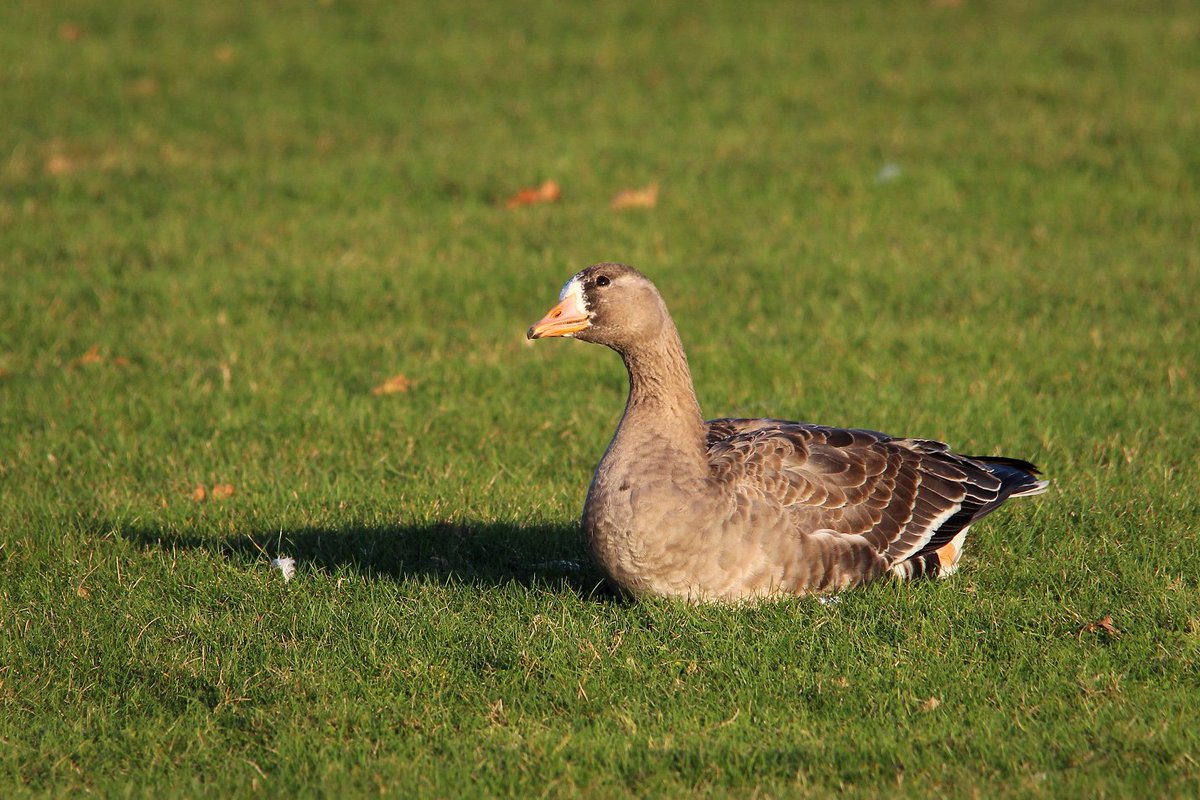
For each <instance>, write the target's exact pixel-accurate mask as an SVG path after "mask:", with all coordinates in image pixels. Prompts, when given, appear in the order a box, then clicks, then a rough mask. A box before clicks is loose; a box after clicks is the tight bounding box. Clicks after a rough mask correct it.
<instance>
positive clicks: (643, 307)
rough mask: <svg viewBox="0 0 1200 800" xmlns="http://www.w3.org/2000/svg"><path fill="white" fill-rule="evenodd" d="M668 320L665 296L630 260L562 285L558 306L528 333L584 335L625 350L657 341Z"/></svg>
mask: <svg viewBox="0 0 1200 800" xmlns="http://www.w3.org/2000/svg"><path fill="white" fill-rule="evenodd" d="M669 319H670V318H669V316H668V314H667V307H666V304H665V303H663V299H662V296H661V295H660V294H659V293H658V289H656V288H655V287H654V284H653V283H651V282H650V279H649V278H647V277H646V276H645V275H643V274H642V273H640V272H638V271H637V270H636V269H634V268H633V267H630V266H628V265H626V264H608V263H606V264H593V265H592V266H590V267H588V268H587V269H584V270H582V271H580V272H577V273H576V274H575V275H573V276H572V277H571V279H570V280H569V281H567V282H566V284H565V285H563V288H562V291H561V292H560V293H559V295H558V305H556V306H554V308H552V309H550V310H549V311H547V312H546V315H545V316H544V317H542V318H541V319H540V320H538V321H537V322H536V323H534V324H533V326H532V327H531V328H530V329H529V331H528V332H527V333H526V336H528V337H529V338H530V339H545V338H548V337H551V336H564V337H569V338H573V339H582V340H583V341H585V342H595V343H596V344H603V345H606V346H608V347H611V348H612V349H613V350H616V351H617V352H621V353H623V352H626V351H628V350H629V349H631V348H633V347H634V346H636V345H637V344H638V343H640V342H645V341H652V340H654V339H656V338H657V337H658V336H659V335H660V334H661V332H662V330H663V327H664V326H665V325H667V324H668V322H669Z"/></svg>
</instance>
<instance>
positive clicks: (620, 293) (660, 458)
mask: <svg viewBox="0 0 1200 800" xmlns="http://www.w3.org/2000/svg"><path fill="white" fill-rule="evenodd" d="M526 335H527V336H528V338H529V339H544V338H550V337H567V338H575V339H580V340H582V341H585V342H593V343H595V344H602V345H606V346H607V347H609V348H611V349H612V350H615V351H616V352H617V353H618V354H620V356H621V358H622V359H623V360H624V362H625V368H626V370H627V371H628V373H629V395H628V399H627V401H626V403H625V412H624V414H623V415H622V417H621V422H620V424H619V425H618V426H617V430H616V433H615V434H614V435H613V438H612V441H611V443H610V444H609V445H608V449H607V450H605V452H604V456H603V457H602V458H601V459H600V463H599V465H598V466H597V467H596V471H595V474H594V475H593V476H592V480H591V484H590V485H589V486H588V491H587V499H586V500H585V502H584V506H583V516H582V521H581V524H582V528H583V533H584V537H585V539H586V542H587V549H588V553H589V555H590V556H591V558H592V560H593V562H594V563H595V564H596V566H597V567H598V568H599V569H600V570H601V571H602V572H603V573H604V575H605V576H606V577H607V578H608V580H609V581H610V582H611V583H612V584H614V585H615V586H616V587H617V588H618V589H620V590H622V591H623V592H625V593H627V594H629V595H632V596H633V597H634V598H640V597H646V596H664V597H672V598H682V599H684V600H686V601H688V602H694V603H699V602H727V603H741V602H757V601H760V600H764V599H768V598H775V597H782V596H788V595H807V594H820V593H833V592H840V591H842V590H845V589H847V588H850V587H854V586H859V585H862V584H865V583H869V582H871V581H875V580H878V579H882V578H889V577H890V578H893V579H898V580H903V581H908V580H915V579H920V578H942V577H946V576H948V575H950V574H952V573H953V572H955V570H956V569H957V567H958V562H959V558H960V557H961V556H962V550H963V541H964V539H965V538H966V536H967V532H968V531H969V530H970V528H971V526H972V525H973V524H974V523H975V522H976V521H977V520H979V519H980V518H981V517H983V516H985V515H987V514H989V513H991V512H992V511H995V510H996V509H997V508H999V507H1000V505H1001V504H1003V503H1004V501H1006V500H1008V499H1009V498H1012V497H1025V496H1029V495H1036V494H1040V493H1042V492H1044V491H1045V490H1046V487H1047V483H1048V482H1047V481H1043V480H1039V479H1038V478H1037V476H1038V475H1039V474H1040V473H1039V470H1038V468H1037V467H1035V466H1034V465H1033V464H1031V463H1029V462H1028V461H1024V460H1021V459H1016V458H1005V457H1001V456H965V455H960V454H958V453H955V452H953V451H952V450H951V449H950V448H949V447H948V446H947V445H945V444H943V443H942V442H937V441H932V440H929V439H909V438H898V437H892V436H888V435H886V434H883V433H879V432H877V431H872V430H865V429H856V428H853V429H852V428H834V427H828V426H825V425H815V424H810V423H804V422H791V421H787V420H781V419H714V420H709V421H705V420H704V418H703V417H702V416H701V413H700V405H699V403H698V402H697V400H696V392H695V389H694V387H693V384H692V377H691V373H690V371H689V369H688V362H687V357H686V356H685V355H684V351H683V345H682V343H681V341H680V338H679V333H678V331H677V330H676V328H675V323H674V322H673V321H672V319H671V316H670V314H669V313H668V312H667V307H666V304H665V302H664V301H663V299H662V295H661V294H659V291H658V289H657V288H655V286H654V284H653V283H651V282H650V280H649V279H648V278H646V277H645V276H644V275H643V274H642V273H640V272H639V271H638V270H636V269H634V268H633V267H631V266H628V265H625V264H616V263H602V264H594V265H592V266H590V267H587V268H586V269H584V270H582V271H581V272H579V273H577V274H575V275H573V276H572V277H571V278H570V280H568V281H567V282H566V284H565V285H564V286H563V289H562V291H561V293H560V294H559V298H558V304H557V305H555V306H554V307H553V308H551V309H550V310H549V311H548V312H547V313H546V315H545V316H544V317H542V319H540V320H539V321H538V322H536V323H535V324H534V325H533V326H532V327H530V328H529V330H528V332H527V334H526Z"/></svg>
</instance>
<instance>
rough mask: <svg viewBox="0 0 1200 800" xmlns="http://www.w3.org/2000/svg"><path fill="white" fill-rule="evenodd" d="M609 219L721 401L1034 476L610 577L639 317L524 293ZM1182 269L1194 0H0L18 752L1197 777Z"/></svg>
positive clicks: (599, 777) (1113, 778)
mask: <svg viewBox="0 0 1200 800" xmlns="http://www.w3.org/2000/svg"><path fill="white" fill-rule="evenodd" d="M545 180H555V181H557V182H558V183H559V184H560V185H561V187H562V199H561V201H560V202H557V203H552V204H542V205H533V206H529V207H522V208H516V209H510V208H506V207H505V202H504V201H505V198H507V197H509V196H510V195H512V194H513V193H515V192H517V191H518V190H519V189H521V188H523V187H529V186H536V185H539V184H540V183H541V182H542V181H545ZM651 183H658V184H659V185H660V186H661V195H660V198H659V201H658V204H657V206H655V207H653V208H640V209H627V210H614V209H613V208H611V207H610V200H611V198H612V197H613V195H614V194H615V193H616V192H618V191H619V190H622V189H627V188H639V187H643V186H646V185H649V184H651ZM601 260H621V261H627V262H629V263H632V264H635V265H637V266H638V267H640V268H641V269H643V270H644V271H645V272H647V273H648V274H649V275H650V276H651V277H652V278H653V279H654V280H655V281H656V282H657V283H658V285H659V287H660V288H661V290H662V291H663V294H664V296H665V297H666V298H667V301H668V304H669V305H670V307H671V309H672V311H673V312H674V315H675V318H676V321H677V323H678V325H679V328H680V331H681V333H682V336H683V339H684V342H685V345H686V346H687V347H688V352H689V354H690V358H691V364H692V367H693V371H694V375H695V379H696V384H697V390H698V393H699V396H700V400H701V403H702V404H703V406H704V409H705V411H706V413H707V414H708V415H709V416H726V415H754V416H757V415H764V414H769V415H775V416H783V417H789V418H796V419H805V420H810V421H817V422H823V423H828V424H840V425H855V426H861V427H870V428H876V429H881V430H886V431H889V432H893V433H896V434H906V435H916V436H925V437H931V438H941V439H945V440H947V441H949V442H951V443H952V444H954V445H955V446H956V447H957V448H959V449H961V450H963V451H965V452H980V453H1003V454H1006V455H1011V456H1017V457H1024V458H1030V459H1032V460H1034V461H1036V462H1038V463H1039V464H1040V465H1042V466H1043V468H1044V469H1045V471H1046V473H1047V477H1049V478H1050V479H1051V480H1052V481H1053V485H1052V488H1051V492H1050V493H1049V494H1047V495H1044V496H1042V497H1040V498H1036V499H1032V500H1024V501H1020V502H1014V503H1013V504H1012V506H1011V507H1008V508H1006V509H1004V510H1003V511H1001V512H1000V513H998V514H996V515H995V516H993V517H990V518H989V519H988V520H987V521H986V522H985V523H982V524H980V525H978V526H976V528H975V529H974V531H973V533H972V536H971V538H970V539H969V540H968V548H967V555H966V557H965V558H964V562H963V568H962V570H961V571H960V572H959V574H958V575H956V576H955V577H954V578H953V579H951V580H949V581H945V582H941V583H937V584H923V585H903V586H896V585H879V586H873V587H868V588H866V589H863V590H858V591H854V592H851V593H847V594H845V595H844V596H843V597H842V598H841V601H840V602H839V603H837V604H835V605H821V604H818V603H817V602H815V601H813V600H811V599H798V600H795V601H790V602H781V603H777V604H771V605H766V606H763V607H758V608H743V609H731V608H721V607H688V606H685V605H681V604H677V603H671V602H643V603H638V604H630V603H627V602H623V601H621V600H620V599H618V598H615V597H613V596H612V595H610V594H608V593H606V592H605V591H604V590H603V588H601V587H599V586H598V579H597V577H596V575H595V574H594V573H593V572H592V571H591V570H590V569H589V568H587V567H582V568H579V567H577V566H576V565H577V564H580V563H582V560H583V558H584V554H583V548H582V545H581V543H580V541H579V534H578V526H577V522H576V520H577V517H578V513H579V510H580V508H581V506H582V502H583V496H584V492H585V489H586V486H587V482H588V479H589V477H590V474H591V469H592V468H593V466H594V464H595V463H596V461H597V460H598V459H599V457H600V455H601V453H602V452H603V449H604V447H605V445H606V444H607V442H608V437H609V436H610V435H611V433H612V431H613V429H614V427H615V425H616V422H617V420H618V418H619V415H620V412H621V409H622V405H623V402H624V392H625V376H624V372H623V369H622V367H621V364H620V360H619V359H618V358H616V357H615V356H614V355H613V354H612V353H610V352H608V351H606V350H603V349H602V348H596V347H590V346H586V345H583V344H578V343H572V342H561V341H549V342H540V343H538V344H537V345H536V346H528V344H527V343H526V342H525V340H524V331H525V329H526V327H527V326H528V325H529V324H530V323H532V322H533V321H534V320H536V319H537V318H538V317H539V316H540V315H541V314H542V312H544V311H545V310H546V308H548V307H549V305H551V303H552V302H553V300H554V299H555V296H556V294H557V291H558V288H559V286H560V285H561V284H562V282H563V281H564V280H565V279H566V278H567V277H568V276H569V275H570V274H571V273H573V272H574V271H576V270H577V269H579V268H580V267H582V266H585V265H586V264H588V263H591V262H594V261H601ZM1198 308H1200V6H1197V5H1196V4H1195V3H1186V2H1179V3H1158V4H1153V6H1147V5H1146V4H1143V3H1135V2H1126V3H1103V4H1097V3H1082V2H1078V3H1076V2H1070V3H1050V2H1046V3H1036V2H1012V3H983V2H977V0H963V2H961V3H956V2H949V1H948V0H940V1H935V2H907V3H899V4H897V3H883V2H880V3H853V4H842V3H828V4H826V3H804V4H794V3H782V2H780V3H746V2H741V3H718V2H694V1H692V0H690V1H689V2H675V3H669V2H663V3H644V2H642V3H638V2H628V3H617V2H603V1H601V2H596V3H586V4H568V3H558V2H544V3H533V2H531V3H522V4H515V3H492V2H457V3H422V4H418V3H411V2H402V3H385V2H378V3H351V2H346V0H308V1H307V2H298V1H297V2H283V1H282V0H279V1H277V2H266V3H241V2H233V1H232V0H229V1H228V2H225V1H224V0H222V1H221V2H215V1H214V2H204V3H191V4H189V3H166V2H154V1H153V0H115V1H114V2H58V3H47V2H36V1H35V0H15V1H14V2H9V3H5V4H3V6H0V796H3V797H6V798H9V797H25V796H55V797H59V796H66V795H69V794H84V793H95V794H98V795H101V796H134V797H155V798H158V797H169V796H180V795H183V796H208V797H222V798H223V797H230V796H244V795H250V794H255V793H258V794H262V795H267V796H276V797H316V796H357V795H364V796H365V795H368V794H370V795H374V794H378V793H380V792H382V793H384V794H390V795H395V796H404V795H411V794H422V795H431V796H432V795H440V796H447V797H453V796H460V795H464V794H465V795H509V796H520V797H528V796H537V795H548V796H573V795H575V794H577V793H584V794H588V795H591V796H595V797H620V796H635V795H644V796H680V795H690V794H703V795H713V796H737V797H748V796H761V797H766V796H788V797H810V796H811V797H826V796H831V795H834V794H838V795H846V796H850V797H855V796H858V797H877V796H880V795H882V794H883V793H888V794H896V795H900V796H912V797H927V796H930V795H931V793H933V792H935V791H940V792H948V793H950V794H951V795H953V796H973V795H975V796H983V797H1005V796H1010V797H1046V798H1060V797H1097V796H1110V797H1121V796H1135V797H1145V798H1148V797H1195V796H1196V795H1197V794H1198V793H1200V724H1198V723H1197V719H1200V547H1198V546H1197V545H1198V542H1197V528H1198V525H1200V472H1198V471H1197V468H1196V461H1197V456H1196V451H1197V448H1198V447H1200V311H1198V310H1197V309H1198ZM398 374H403V375H404V376H406V378H407V379H408V383H409V385H408V388H407V391H403V392H397V393H392V394H375V393H373V392H372V388H373V387H376V386H378V385H380V384H382V383H383V382H384V381H385V380H387V379H388V378H389V377H392V376H395V375H398ZM225 485H228V486H231V487H232V489H233V494H232V496H229V497H224V498H221V497H218V496H217V495H219V494H221V490H220V489H219V488H218V489H214V487H223V486H225ZM198 486H203V487H205V490H206V494H207V498H206V499H205V500H203V501H199V500H197V499H196V497H195V491H196V488H197V487H198ZM278 554H285V555H289V556H292V557H294V558H296V560H297V562H298V567H299V571H298V574H297V576H296V578H295V579H294V580H292V581H291V582H290V583H286V584H285V583H284V582H283V579H282V576H281V574H280V573H279V572H278V571H277V570H274V569H272V567H271V566H270V559H271V557H273V556H275V555H278ZM1105 616H1111V620H1112V621H1111V625H1112V626H1113V627H1114V629H1115V630H1116V631H1119V634H1114V633H1110V632H1107V631H1105V630H1104V629H1103V627H1102V626H1100V625H1099V624H1098V623H1099V621H1100V620H1102V619H1103V618H1104V617H1105ZM1089 625H1090V627H1089Z"/></svg>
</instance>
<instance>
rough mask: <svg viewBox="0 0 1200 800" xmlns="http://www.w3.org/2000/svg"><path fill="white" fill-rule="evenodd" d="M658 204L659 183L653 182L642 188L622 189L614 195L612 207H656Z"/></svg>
mask: <svg viewBox="0 0 1200 800" xmlns="http://www.w3.org/2000/svg"><path fill="white" fill-rule="evenodd" d="M656 205H658V184H657V183H652V184H650V185H649V186H646V187H644V188H641V189H622V190H621V191H619V192H617V193H616V195H614V196H613V199H612V207H613V208H614V209H622V208H654V207H655V206H656Z"/></svg>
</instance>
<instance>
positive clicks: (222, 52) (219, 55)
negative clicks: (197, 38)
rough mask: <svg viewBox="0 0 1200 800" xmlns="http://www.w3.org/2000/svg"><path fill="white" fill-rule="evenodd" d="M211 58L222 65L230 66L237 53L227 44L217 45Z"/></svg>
mask: <svg viewBox="0 0 1200 800" xmlns="http://www.w3.org/2000/svg"><path fill="white" fill-rule="evenodd" d="M213 58H215V59H216V60H217V61H220V62H221V63H222V64H232V63H233V61H234V59H235V58H237V51H235V50H234V49H233V47H232V46H230V45H227V44H222V45H218V46H217V48H216V49H215V50H213Z"/></svg>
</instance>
